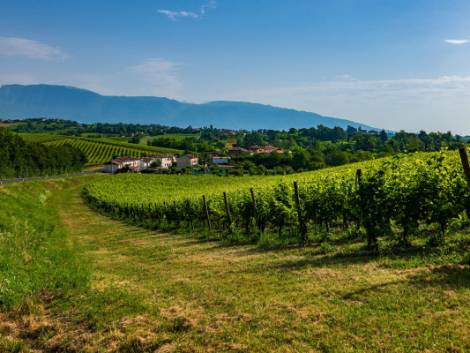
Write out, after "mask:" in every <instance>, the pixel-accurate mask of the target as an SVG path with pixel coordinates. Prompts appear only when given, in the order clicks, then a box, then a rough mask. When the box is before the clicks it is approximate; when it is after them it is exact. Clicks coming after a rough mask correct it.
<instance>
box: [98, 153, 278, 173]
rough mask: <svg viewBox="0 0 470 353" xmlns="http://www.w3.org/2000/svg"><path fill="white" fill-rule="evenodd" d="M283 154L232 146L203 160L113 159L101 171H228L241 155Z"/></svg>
mask: <svg viewBox="0 0 470 353" xmlns="http://www.w3.org/2000/svg"><path fill="white" fill-rule="evenodd" d="M269 153H279V154H281V153H284V150H283V149H281V148H277V147H274V146H263V147H261V146H251V147H249V148H242V147H237V146H232V148H230V149H229V150H228V151H227V154H220V153H219V152H208V153H206V154H205V156H204V157H205V158H204V159H201V158H200V157H199V156H197V155H195V154H185V155H182V156H177V155H173V154H163V155H156V156H144V157H129V156H122V157H116V158H113V159H112V160H111V161H110V162H109V163H106V164H105V165H104V168H103V169H102V171H103V172H104V173H112V174H114V173H121V172H154V173H165V172H168V171H169V170H170V169H174V168H177V169H178V170H181V169H192V168H196V167H203V168H204V169H205V170H209V169H210V168H211V167H214V166H217V168H219V169H230V168H232V167H233V165H232V164H231V160H232V158H238V157H240V156H242V155H254V154H269Z"/></svg>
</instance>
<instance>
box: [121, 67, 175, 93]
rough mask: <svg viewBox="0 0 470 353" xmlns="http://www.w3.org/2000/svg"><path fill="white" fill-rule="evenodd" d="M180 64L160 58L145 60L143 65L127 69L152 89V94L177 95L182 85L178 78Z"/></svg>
mask: <svg viewBox="0 0 470 353" xmlns="http://www.w3.org/2000/svg"><path fill="white" fill-rule="evenodd" d="M181 66H182V65H181V64H180V63H176V62H173V61H169V60H166V59H162V58H152V59H147V60H145V61H144V62H143V63H141V64H138V65H134V66H130V67H129V69H130V70H131V71H133V72H135V73H137V74H138V75H139V76H140V78H141V79H143V80H144V81H146V82H147V83H148V84H150V85H151V87H152V92H151V93H152V94H157V95H161V94H162V93H164V94H166V95H173V96H175V95H178V92H179V91H180V89H181V87H182V84H181V82H180V80H179V78H178V72H179V70H180V68H181Z"/></svg>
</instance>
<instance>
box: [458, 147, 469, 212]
mask: <svg viewBox="0 0 470 353" xmlns="http://www.w3.org/2000/svg"><path fill="white" fill-rule="evenodd" d="M459 153H460V160H461V161H462V167H463V172H464V173H465V178H466V179H467V185H468V190H469V191H470V164H469V163H468V154H467V147H465V146H462V147H460V148H459ZM467 216H468V218H470V209H467Z"/></svg>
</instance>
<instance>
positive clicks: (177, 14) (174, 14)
mask: <svg viewBox="0 0 470 353" xmlns="http://www.w3.org/2000/svg"><path fill="white" fill-rule="evenodd" d="M158 12H159V13H161V14H163V15H165V16H166V17H168V18H169V19H170V20H172V21H175V20H176V19H177V18H178V17H190V18H199V17H200V15H199V14H197V13H195V12H191V11H171V10H158Z"/></svg>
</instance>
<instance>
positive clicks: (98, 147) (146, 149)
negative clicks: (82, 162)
mask: <svg viewBox="0 0 470 353" xmlns="http://www.w3.org/2000/svg"><path fill="white" fill-rule="evenodd" d="M20 136H21V137H22V138H23V139H25V140H26V141H29V142H39V143H43V144H46V145H49V146H63V145H65V144H67V145H71V146H73V147H75V148H77V149H78V150H80V151H82V152H83V154H84V155H85V156H86V159H87V161H88V165H97V164H103V163H106V162H109V161H110V160H111V159H112V158H113V157H116V156H131V157H143V156H151V155H156V154H162V153H163V154H164V153H171V154H181V153H183V151H181V150H177V149H173V148H165V147H154V146H147V145H139V144H131V143H127V142H124V141H117V140H114V139H112V138H96V139H92V138H84V137H74V136H62V135H54V134H29V133H22V134H20Z"/></svg>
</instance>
